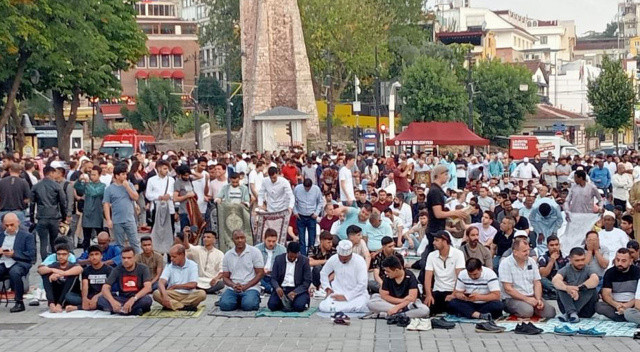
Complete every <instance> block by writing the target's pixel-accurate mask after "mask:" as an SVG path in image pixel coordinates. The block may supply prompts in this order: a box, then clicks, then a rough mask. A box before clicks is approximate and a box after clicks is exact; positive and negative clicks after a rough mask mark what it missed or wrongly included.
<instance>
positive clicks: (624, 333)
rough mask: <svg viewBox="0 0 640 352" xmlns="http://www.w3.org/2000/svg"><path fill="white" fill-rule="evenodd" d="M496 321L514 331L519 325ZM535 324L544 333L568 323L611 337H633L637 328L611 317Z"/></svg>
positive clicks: (550, 332) (574, 327) (575, 327)
mask: <svg viewBox="0 0 640 352" xmlns="http://www.w3.org/2000/svg"><path fill="white" fill-rule="evenodd" d="M496 323H497V324H498V325H500V326H503V327H505V328H507V330H506V331H513V330H514V329H515V328H516V325H518V323H517V322H507V321H498V322H496ZM534 325H535V326H537V327H539V328H540V329H542V330H544V331H543V333H545V334H553V329H555V327H556V326H561V325H568V326H570V327H571V328H572V329H575V330H578V329H590V328H596V329H597V330H598V331H602V332H604V333H606V335H605V336H609V337H633V334H634V333H635V332H636V330H637V327H636V324H634V323H628V322H617V321H613V320H609V319H606V320H605V319H595V318H591V319H586V318H581V319H580V322H579V323H576V324H569V323H563V322H561V321H560V320H558V319H557V318H553V319H549V320H547V321H546V322H544V323H536V324H534Z"/></svg>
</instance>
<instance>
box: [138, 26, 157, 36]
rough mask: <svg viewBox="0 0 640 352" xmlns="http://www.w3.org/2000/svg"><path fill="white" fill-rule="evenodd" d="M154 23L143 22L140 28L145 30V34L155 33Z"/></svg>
mask: <svg viewBox="0 0 640 352" xmlns="http://www.w3.org/2000/svg"><path fill="white" fill-rule="evenodd" d="M154 27H155V26H154V25H152V24H141V25H140V29H142V31H143V32H144V34H155V33H154Z"/></svg>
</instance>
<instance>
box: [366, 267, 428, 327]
mask: <svg viewBox="0 0 640 352" xmlns="http://www.w3.org/2000/svg"><path fill="white" fill-rule="evenodd" d="M382 268H383V269H384V272H385V274H386V275H385V278H384V279H383V281H382V286H381V287H380V294H374V295H373V297H371V300H370V301H369V304H368V307H369V309H370V310H371V311H372V312H374V313H380V317H381V318H382V317H384V318H386V317H389V316H392V315H394V314H397V313H405V315H406V316H407V317H409V318H427V317H429V307H427V306H426V305H425V304H424V303H422V302H421V301H420V299H418V279H416V277H415V275H414V274H413V273H412V272H410V271H407V270H404V265H403V263H402V262H400V260H399V259H398V258H397V257H396V256H394V255H391V256H389V257H387V258H385V259H384V260H383V261H382Z"/></svg>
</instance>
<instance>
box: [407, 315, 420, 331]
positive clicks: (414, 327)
mask: <svg viewBox="0 0 640 352" xmlns="http://www.w3.org/2000/svg"><path fill="white" fill-rule="evenodd" d="M418 325H420V319H418V318H413V319H411V322H410V323H409V325H407V328H406V329H407V330H409V331H418Z"/></svg>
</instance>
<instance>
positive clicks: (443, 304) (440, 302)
mask: <svg viewBox="0 0 640 352" xmlns="http://www.w3.org/2000/svg"><path fill="white" fill-rule="evenodd" d="M431 294H432V295H433V300H434V303H433V304H432V305H431V307H429V310H430V311H431V315H432V316H434V315H436V314H440V313H449V303H448V302H447V301H445V298H446V297H447V296H448V295H450V294H451V292H444V291H432V292H431Z"/></svg>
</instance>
